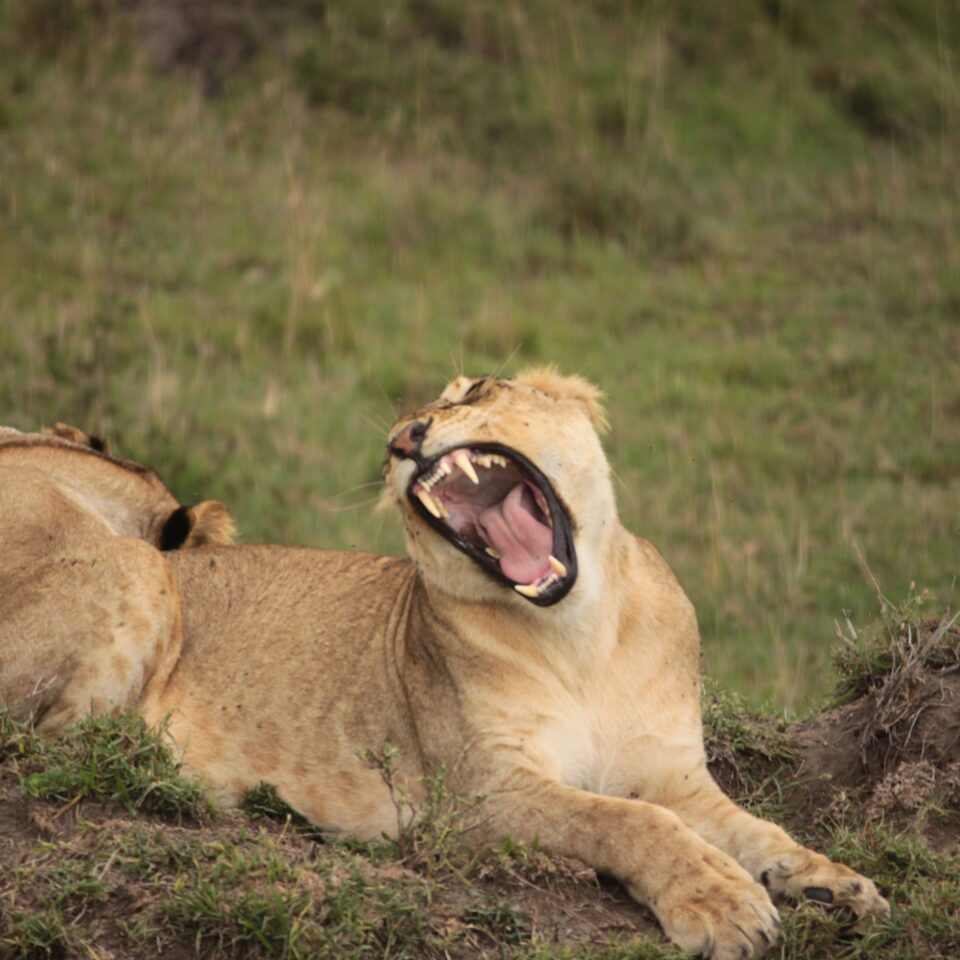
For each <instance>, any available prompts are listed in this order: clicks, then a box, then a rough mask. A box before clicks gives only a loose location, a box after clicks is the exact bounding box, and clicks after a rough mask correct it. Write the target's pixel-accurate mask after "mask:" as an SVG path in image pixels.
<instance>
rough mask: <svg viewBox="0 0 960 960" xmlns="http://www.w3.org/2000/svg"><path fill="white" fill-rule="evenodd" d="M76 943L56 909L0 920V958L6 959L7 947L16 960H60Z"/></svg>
mask: <svg viewBox="0 0 960 960" xmlns="http://www.w3.org/2000/svg"><path fill="white" fill-rule="evenodd" d="M75 940H76V936H75V934H74V933H73V932H72V931H71V929H70V928H69V927H68V926H67V925H66V924H65V923H64V919H63V916H62V914H61V913H60V911H59V910H58V909H56V908H55V907H48V908H46V909H44V910H38V911H35V912H26V911H15V912H13V913H10V914H6V915H3V916H0V956H7V955H8V954H7V952H6V951H5V949H4V948H5V947H6V948H9V949H10V951H11V953H10V954H9V955H10V956H13V957H17V958H18V960H40V958H58V957H63V956H66V955H67V952H68V950H69V948H70V946H71V945H72V944H73V943H74V941H75Z"/></svg>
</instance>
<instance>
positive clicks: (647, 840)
mask: <svg viewBox="0 0 960 960" xmlns="http://www.w3.org/2000/svg"><path fill="white" fill-rule="evenodd" d="M484 792H485V795H486V801H485V802H484V804H483V805H482V808H481V810H480V812H479V823H478V832H481V833H482V834H483V839H484V840H487V841H494V842H496V841H498V840H499V839H501V838H502V837H503V836H505V835H509V836H511V837H513V838H514V839H518V840H522V841H524V842H527V843H530V842H534V841H536V842H537V843H539V845H540V846H541V847H542V848H543V849H544V850H546V851H547V852H548V853H554V854H558V855H561V856H568V857H575V858H577V859H579V860H582V861H584V862H585V863H587V864H589V865H590V866H592V867H593V868H594V869H596V870H597V871H599V872H601V873H607V874H610V875H612V876H614V877H616V878H617V879H618V880H619V881H620V882H621V883H623V884H624V886H626V888H627V890H628V891H629V892H630V894H631V895H632V896H633V897H634V898H635V899H637V900H639V901H640V902H642V903H645V904H647V905H648V906H649V907H650V908H651V910H653V912H654V913H655V914H656V917H657V919H658V920H659V921H660V923H661V925H662V926H663V929H664V931H665V932H666V934H667V936H669V937H670V939H671V940H673V941H674V942H675V943H677V944H678V945H679V946H680V947H682V948H683V949H685V950H691V951H696V952H698V953H700V954H701V955H703V956H706V957H711V958H715V960H727V958H731V960H732V958H737V960H743V958H751V957H759V956H761V955H762V954H763V953H765V952H766V950H767V948H768V947H769V946H770V944H771V943H772V942H773V941H774V940H775V939H776V936H777V932H778V930H779V926H780V920H779V917H778V915H777V911H776V908H775V907H774V906H773V903H772V902H771V900H770V897H769V896H768V894H767V892H766V891H765V890H764V889H763V887H762V886H761V885H760V884H759V883H757V882H755V881H754V880H753V878H751V877H750V875H749V874H748V873H747V872H746V871H745V870H744V869H743V868H742V867H741V866H740V865H739V864H738V863H737V862H736V861H735V860H733V859H732V858H731V857H728V856H727V855H726V854H724V853H722V852H721V851H720V850H717V849H716V848H715V847H713V846H711V845H710V844H709V843H707V842H706V841H705V840H703V839H702V838H701V837H700V836H698V835H697V834H696V833H695V832H694V831H693V830H690V829H689V828H688V827H686V826H684V824H683V823H682V822H681V821H680V819H679V818H678V817H677V816H676V815H675V814H674V813H672V812H671V811H669V810H666V809H664V808H663V807H659V806H657V805H655V804H651V803H638V802H635V801H631V800H626V799H621V798H615V797H605V796H600V795H598V794H592V793H588V792H586V791H584V790H578V789H575V788H573V787H569V786H565V785H563V784H561V783H557V782H555V781H552V780H548V779H545V778H543V777H541V776H539V775H538V774H536V773H534V772H532V771H529V770H525V769H524V770H514V771H513V772H512V773H511V774H510V775H508V776H507V777H506V778H505V779H499V780H498V782H497V783H496V784H493V785H490V784H488V785H487V787H486V790H485V791H484Z"/></svg>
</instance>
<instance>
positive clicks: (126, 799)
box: [23, 713, 212, 821]
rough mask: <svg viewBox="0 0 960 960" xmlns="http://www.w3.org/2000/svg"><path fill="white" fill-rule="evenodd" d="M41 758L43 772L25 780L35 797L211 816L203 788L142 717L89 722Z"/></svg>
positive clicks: (178, 816)
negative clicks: (185, 774) (188, 776)
mask: <svg viewBox="0 0 960 960" xmlns="http://www.w3.org/2000/svg"><path fill="white" fill-rule="evenodd" d="M37 756H38V759H39V760H40V761H41V762H42V765H43V769H41V770H38V771H37V772H35V773H31V774H29V775H28V776H27V777H26V778H25V779H24V781H23V786H24V789H25V790H26V791H27V792H28V793H29V794H30V795H31V796H34V797H42V798H44V799H47V800H59V801H62V802H66V803H75V802H78V801H80V800H85V799H86V800H95V801H99V802H103V803H108V802H113V803H120V804H122V805H123V806H124V807H126V809H127V810H130V811H134V810H144V811H146V812H149V813H158V814H161V815H163V816H169V817H173V818H175V819H177V820H184V819H187V820H194V821H203V820H207V819H209V818H210V816H211V815H212V806H211V804H210V801H209V800H208V798H207V796H206V794H205V792H204V790H203V787H201V786H200V784H199V783H196V782H194V781H190V780H185V779H183V778H182V777H181V776H180V767H179V765H178V764H177V763H176V761H175V760H174V759H173V755H172V754H171V752H170V749H169V747H168V746H167V745H166V744H165V743H163V741H162V740H161V739H160V737H159V736H158V735H157V734H156V733H154V732H153V731H151V730H149V729H148V728H147V725H146V723H145V721H144V720H143V718H142V717H141V716H139V715H138V714H135V713H124V714H121V715H120V716H117V717H108V716H99V717H87V718H85V719H83V720H81V721H80V723H78V724H76V725H75V726H74V727H72V728H70V729H69V730H68V731H67V732H66V733H65V735H64V736H63V738H62V739H60V740H57V741H53V742H51V743H48V744H46V745H45V746H44V747H43V749H42V751H40V753H39V754H38V755H37Z"/></svg>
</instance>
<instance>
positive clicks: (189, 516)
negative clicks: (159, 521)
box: [160, 500, 237, 550]
mask: <svg viewBox="0 0 960 960" xmlns="http://www.w3.org/2000/svg"><path fill="white" fill-rule="evenodd" d="M236 533H237V528H236V525H235V524H234V522H233V517H231V516H230V512H229V511H228V510H227V508H226V506H224V504H222V503H221V502H220V501H219V500H204V501H203V502H202V503H198V504H196V505H195V506H193V507H177V509H176V510H174V511H173V513H171V514H170V516H169V517H167V521H166V523H164V525H163V530H161V532H160V549H161V550H184V549H189V548H190V547H204V546H229V545H230V544H232V543H233V541H234V538H235V536H236Z"/></svg>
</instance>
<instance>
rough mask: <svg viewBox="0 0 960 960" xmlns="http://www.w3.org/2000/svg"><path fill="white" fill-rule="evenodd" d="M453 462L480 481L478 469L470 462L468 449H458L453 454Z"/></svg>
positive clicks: (474, 479) (475, 480) (477, 481)
mask: <svg viewBox="0 0 960 960" xmlns="http://www.w3.org/2000/svg"><path fill="white" fill-rule="evenodd" d="M453 462H454V463H456V465H457V466H458V467H459V468H460V469H461V470H462V471H463V472H464V473H465V474H466V475H467V476H468V477H469V478H470V479H471V480H472V481H473V482H474V483H480V478H479V477H478V476H477V471H476V470H474V469H473V464H472V463H471V462H470V457H469V456H468V455H467V453H466V451H464V450H458V451H457V452H456V453H455V454H454V455H453Z"/></svg>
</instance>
